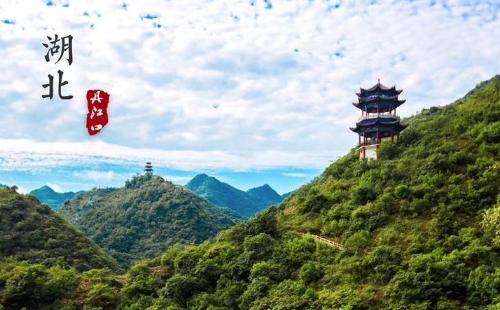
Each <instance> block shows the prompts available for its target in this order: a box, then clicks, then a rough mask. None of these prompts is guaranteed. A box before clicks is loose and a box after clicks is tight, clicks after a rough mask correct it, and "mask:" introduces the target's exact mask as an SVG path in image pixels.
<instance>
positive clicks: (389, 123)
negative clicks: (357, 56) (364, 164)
mask: <svg viewBox="0 0 500 310" xmlns="http://www.w3.org/2000/svg"><path fill="white" fill-rule="evenodd" d="M402 91H403V90H402V89H401V90H396V86H393V87H387V86H384V85H382V84H380V79H379V80H378V83H377V84H375V85H374V86H373V87H371V88H369V89H364V88H360V92H359V93H356V95H357V96H358V102H357V103H353V105H354V106H355V107H356V108H358V109H360V110H361V117H360V118H358V122H357V123H356V127H354V128H353V127H351V128H350V129H351V130H352V131H354V132H355V133H357V134H358V143H359V144H358V146H359V147H358V151H359V159H360V160H362V159H368V158H372V159H377V157H378V151H377V150H378V148H379V146H380V142H381V141H382V139H383V138H389V137H390V138H391V140H392V141H394V136H396V137H397V141H399V133H400V132H401V131H403V130H404V129H405V128H406V127H407V125H403V124H401V123H400V118H399V116H398V115H396V108H397V107H399V106H400V105H402V104H403V103H405V101H406V100H399V99H398V96H399V94H401V92H402Z"/></svg>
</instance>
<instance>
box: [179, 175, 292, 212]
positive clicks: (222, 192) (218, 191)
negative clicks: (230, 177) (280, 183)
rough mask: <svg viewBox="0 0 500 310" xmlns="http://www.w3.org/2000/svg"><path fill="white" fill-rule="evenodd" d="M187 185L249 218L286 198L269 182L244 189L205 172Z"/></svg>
mask: <svg viewBox="0 0 500 310" xmlns="http://www.w3.org/2000/svg"><path fill="white" fill-rule="evenodd" d="M185 187H186V188H188V189H190V190H192V191H193V192H195V193H196V194H198V195H200V196H202V197H204V198H205V199H207V200H208V201H210V202H211V203H213V204H215V205H218V206H221V207H226V208H230V209H232V210H233V211H235V212H236V213H238V214H240V215H242V216H244V217H247V218H248V217H253V216H255V215H256V214H257V213H259V212H261V211H263V210H265V209H266V208H268V207H269V206H271V205H275V204H279V203H281V202H282V201H283V199H284V198H283V197H282V196H280V195H279V194H278V193H277V192H276V191H275V190H274V189H273V188H272V187H271V186H269V185H268V184H264V185H261V186H258V187H254V188H251V189H249V190H247V191H243V190H240V189H237V188H235V187H233V186H231V185H230V184H228V183H224V182H221V181H219V180H218V179H217V178H215V177H212V176H209V175H207V174H205V173H200V174H198V175H196V176H195V177H194V178H193V179H191V181H189V182H188V183H187V184H186V185H185Z"/></svg>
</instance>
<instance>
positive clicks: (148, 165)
mask: <svg viewBox="0 0 500 310" xmlns="http://www.w3.org/2000/svg"><path fill="white" fill-rule="evenodd" d="M144 171H145V172H146V173H153V165H152V164H151V163H150V162H149V161H148V162H147V163H146V166H144Z"/></svg>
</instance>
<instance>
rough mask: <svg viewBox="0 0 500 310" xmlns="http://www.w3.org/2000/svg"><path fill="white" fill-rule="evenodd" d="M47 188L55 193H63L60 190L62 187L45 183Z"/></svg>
mask: <svg viewBox="0 0 500 310" xmlns="http://www.w3.org/2000/svg"><path fill="white" fill-rule="evenodd" d="M47 186H48V187H50V188H52V189H53V190H54V191H55V192H57V193H64V190H63V189H62V187H61V186H59V185H57V184H54V183H47Z"/></svg>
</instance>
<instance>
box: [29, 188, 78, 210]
mask: <svg viewBox="0 0 500 310" xmlns="http://www.w3.org/2000/svg"><path fill="white" fill-rule="evenodd" d="M81 193H83V191H80V192H77V193H74V192H66V193H57V192H55V191H54V190H53V189H52V188H50V187H49V186H47V185H45V186H42V187H40V188H38V189H35V190H32V191H31V192H30V194H31V195H33V196H35V197H36V198H38V199H39V200H40V201H41V202H42V203H44V204H46V205H48V206H49V207H51V208H52V209H54V210H59V208H61V206H62V204H63V203H64V201H66V200H69V199H73V198H75V197H76V196H77V195H78V194H81Z"/></svg>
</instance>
